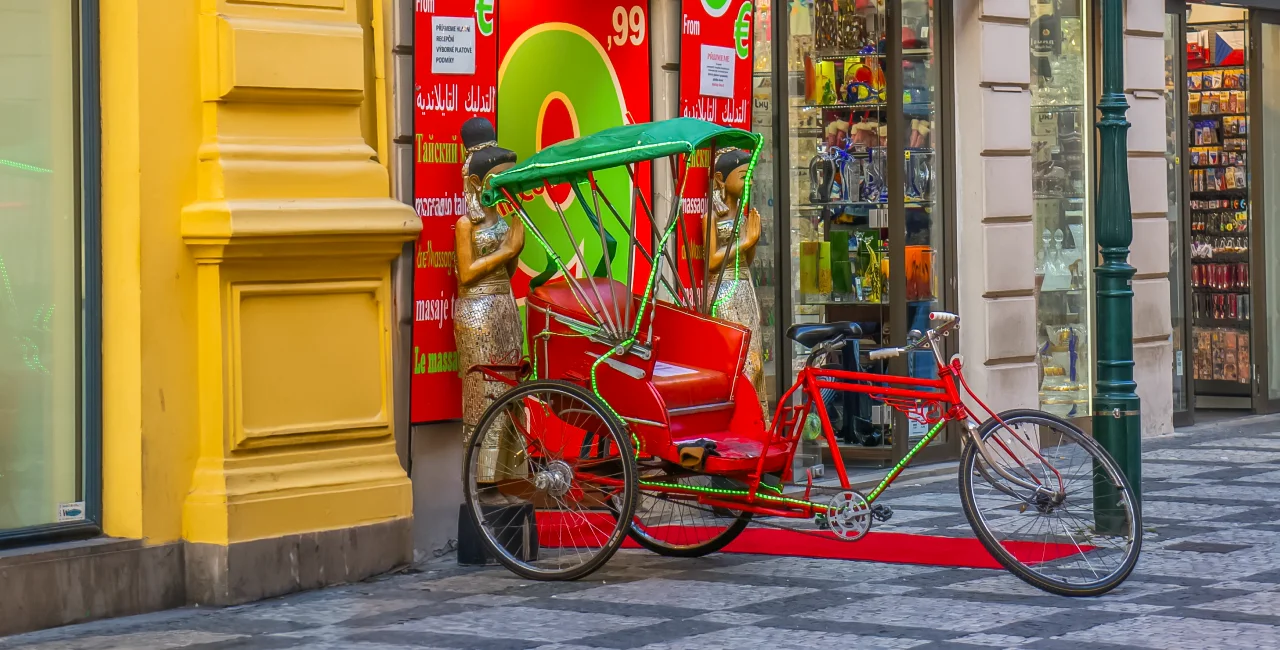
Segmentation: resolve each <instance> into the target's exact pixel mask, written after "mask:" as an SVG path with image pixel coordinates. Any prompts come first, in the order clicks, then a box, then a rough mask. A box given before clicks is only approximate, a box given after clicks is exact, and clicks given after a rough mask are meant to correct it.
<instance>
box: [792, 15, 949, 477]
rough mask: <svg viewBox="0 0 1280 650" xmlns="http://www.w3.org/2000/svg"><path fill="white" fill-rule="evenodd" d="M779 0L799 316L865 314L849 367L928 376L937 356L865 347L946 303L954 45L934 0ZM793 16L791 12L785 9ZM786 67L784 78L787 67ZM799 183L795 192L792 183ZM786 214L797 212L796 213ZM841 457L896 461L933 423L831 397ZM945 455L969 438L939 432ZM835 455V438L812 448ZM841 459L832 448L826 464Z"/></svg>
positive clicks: (891, 341)
mask: <svg viewBox="0 0 1280 650" xmlns="http://www.w3.org/2000/svg"><path fill="white" fill-rule="evenodd" d="M783 6H785V7H787V10H786V11H785V18H784V17H783V14H784V12H782V11H781V10H779V11H776V12H775V14H774V19H775V24H777V23H783V24H785V26H786V31H785V33H786V41H785V50H784V52H785V57H786V60H785V62H784V61H778V63H777V65H778V66H780V67H783V68H784V70H785V73H786V77H785V78H786V84H785V86H786V87H785V90H783V91H780V92H778V93H777V101H778V103H779V104H780V110H779V117H780V119H781V120H782V124H783V130H784V136H783V137H785V138H786V145H785V147H786V148H785V149H784V152H783V156H784V160H783V161H782V163H781V164H780V165H779V168H780V171H781V174H780V175H779V177H778V181H779V186H780V187H779V196H785V197H786V199H785V203H784V204H783V205H782V206H780V210H779V217H780V218H782V216H783V215H785V219H786V223H785V225H784V226H783V229H782V230H783V232H782V234H783V236H784V238H785V240H786V242H787V244H786V247H787V249H789V250H787V252H784V250H786V249H780V250H779V256H780V257H782V256H784V255H785V256H787V259H786V260H785V263H786V264H788V268H789V270H790V273H787V274H784V277H789V279H788V280H784V282H788V283H789V284H790V291H786V289H784V293H785V294H786V295H785V296H784V300H783V301H782V302H783V303H784V304H786V305H787V306H788V307H789V309H788V313H786V314H784V316H785V317H786V318H788V319H789V321H790V322H788V323H787V325H790V324H791V323H818V322H836V321H851V322H855V323H858V325H859V326H860V327H861V329H862V331H863V337H862V339H861V340H860V341H858V342H856V344H854V345H849V346H847V347H846V349H845V358H844V359H843V362H842V365H843V366H844V367H845V368H846V369H850V370H861V371H864V372H883V373H889V374H895V375H911V376H917V377H927V376H931V375H933V373H935V371H936V368H935V366H934V363H933V361H932V357H931V356H929V354H930V353H927V352H926V353H923V354H921V355H913V356H911V357H910V358H898V359H895V360H893V361H892V362H889V363H885V362H876V363H871V362H868V361H867V359H866V355H865V354H862V355H859V351H861V352H864V353H865V352H866V351H867V350H869V349H874V348H878V347H885V346H901V345H905V344H906V342H907V338H908V335H909V333H910V332H911V331H912V330H921V331H923V330H924V329H926V328H927V327H928V326H929V322H928V314H929V312H930V311H931V310H938V309H946V308H947V302H946V301H945V300H944V297H945V293H946V291H947V288H948V285H947V283H946V282H945V281H944V279H943V278H942V277H941V276H942V275H943V274H944V273H945V269H946V268H947V264H949V260H947V259H944V257H943V251H944V250H945V249H946V248H947V246H946V242H945V241H944V237H945V236H948V233H947V228H946V227H945V223H946V222H947V218H946V216H945V215H946V212H945V211H944V210H943V205H944V204H943V202H942V200H941V197H942V196H943V190H944V188H943V187H942V185H943V180H944V178H945V175H944V167H945V165H944V164H943V161H944V160H945V156H943V155H942V154H941V152H940V148H941V147H942V146H943V144H944V141H943V136H942V134H943V133H944V132H946V128H945V126H946V125H945V124H944V123H943V120H944V117H943V115H944V112H943V110H942V109H943V105H942V102H944V101H946V99H945V96H946V94H947V93H945V92H943V89H942V88H941V87H940V83H941V80H942V79H943V77H944V75H943V73H942V72H943V70H944V68H943V64H942V63H940V58H939V54H944V53H945V52H946V51H947V50H946V47H944V44H943V43H941V42H940V41H939V36H940V33H941V31H942V30H941V29H940V20H941V18H940V13H941V12H949V9H946V8H945V7H949V3H934V2H931V1H930V0H889V1H886V0H867V1H865V2H856V3H855V2H840V1H838V0H792V1H791V2H789V3H787V4H786V5H779V8H781V7H783ZM779 19H782V20H779ZM778 76H780V75H775V78H778ZM783 184H785V185H786V187H785V190H784V189H783V188H782V187H781V186H782V185H783ZM784 211H785V212H784ZM785 352H786V356H785V358H786V360H787V362H786V365H785V366H784V368H785V370H784V371H783V372H782V373H780V376H779V382H780V383H783V382H785V383H789V382H791V381H793V380H794V379H795V376H796V372H797V370H798V369H799V368H800V367H801V366H802V365H803V364H804V362H805V359H806V350H805V349H804V348H803V347H801V346H799V345H798V344H794V343H791V342H788V349H786V350H785ZM825 399H826V400H827V401H828V403H827V408H828V411H829V412H831V413H833V414H834V421H833V427H834V428H835V430H836V434H837V437H838V438H839V440H840V443H841V449H840V451H841V455H842V456H843V457H845V458H846V459H848V460H851V461H859V460H861V461H871V462H892V461H894V460H896V459H898V458H901V457H902V456H903V455H905V454H906V451H907V449H909V447H910V445H911V444H914V442H915V441H916V440H919V439H920V437H922V436H923V435H924V433H925V430H926V428H925V427H924V426H923V425H921V424H919V423H916V422H914V421H911V420H910V419H909V418H908V417H906V416H904V415H903V414H902V413H900V412H898V411H897V410H895V409H894V408H893V407H891V406H889V405H887V404H883V403H880V402H878V401H877V400H872V399H869V398H868V397H867V396H865V395H854V394H851V393H832V394H831V395H827V396H825ZM934 445H935V446H936V447H937V449H938V451H937V452H936V453H938V454H942V455H946V454H950V455H955V454H958V452H959V445H958V444H957V443H955V441H953V440H951V439H950V438H947V437H939V438H938V439H936V440H935V443H934ZM808 451H810V452H811V453H814V454H819V453H822V454H825V453H827V452H826V451H825V446H821V445H814V446H813V448H812V449H810V450H808ZM826 460H828V459H826V458H823V461H826Z"/></svg>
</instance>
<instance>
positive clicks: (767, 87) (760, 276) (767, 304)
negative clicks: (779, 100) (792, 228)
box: [751, 0, 785, 406]
mask: <svg viewBox="0 0 1280 650" xmlns="http://www.w3.org/2000/svg"><path fill="white" fill-rule="evenodd" d="M771 5H772V2H771V0H757V1H756V7H755V10H756V20H755V25H754V39H753V52H754V61H753V70H752V74H751V76H752V84H751V87H752V98H751V99H752V101H751V105H752V108H751V114H752V115H751V117H752V120H751V124H752V130H753V131H755V132H756V133H759V134H760V135H761V136H763V138H764V140H763V143H762V149H761V152H760V162H759V163H758V164H757V165H756V172H755V180H754V181H753V182H752V185H751V206H752V207H753V208H755V209H756V210H757V211H758V212H759V213H760V242H759V243H758V244H756V258H755V261H754V262H753V263H752V266H751V275H752V279H753V280H754V281H755V285H756V295H757V297H758V298H759V300H760V318H761V321H762V322H761V323H760V337H761V338H762V339H763V340H762V341H761V352H762V353H763V357H764V381H765V393H766V395H768V401H769V404H770V405H771V406H777V400H778V395H779V390H778V352H777V348H778V340H777V337H778V305H777V293H778V264H777V256H778V242H777V206H776V205H775V201H774V197H775V196H776V193H775V191H776V183H775V181H774V176H773V170H774V152H775V151H776V150H777V143H776V142H774V136H773V126H774V116H773V56H772V51H771V48H772V43H773V20H772V16H773V12H772V8H771ZM783 388H784V390H785V387H783Z"/></svg>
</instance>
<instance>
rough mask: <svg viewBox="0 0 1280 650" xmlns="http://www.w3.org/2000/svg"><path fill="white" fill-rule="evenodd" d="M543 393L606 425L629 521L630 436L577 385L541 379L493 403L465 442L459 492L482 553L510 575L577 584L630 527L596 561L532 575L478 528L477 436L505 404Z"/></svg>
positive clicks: (632, 484)
mask: <svg viewBox="0 0 1280 650" xmlns="http://www.w3.org/2000/svg"><path fill="white" fill-rule="evenodd" d="M545 389H555V390H560V391H563V392H565V393H568V394H571V395H572V396H573V397H576V398H579V399H581V400H583V401H584V402H586V403H587V404H590V405H591V407H592V409H593V410H594V411H595V412H596V414H597V415H598V416H599V417H600V418H601V420H603V421H604V422H606V423H608V425H609V428H610V433H611V434H612V435H613V438H614V442H615V443H616V444H617V446H618V450H619V451H620V452H621V453H620V456H621V460H622V467H623V482H624V483H625V484H626V488H625V489H624V491H623V495H624V499H623V501H624V502H623V503H622V509H623V510H625V511H626V516H627V520H630V519H631V516H632V514H633V513H634V512H635V507H636V501H637V500H638V494H637V491H638V488H639V483H638V480H639V479H638V476H637V475H638V473H639V472H638V470H637V468H636V459H635V451H634V450H633V449H632V446H631V436H630V434H629V433H628V432H627V429H626V427H625V426H623V424H622V422H621V421H619V420H618V418H617V416H615V415H614V414H613V411H612V410H610V409H609V407H608V406H606V405H605V404H604V403H603V402H601V401H600V399H599V398H598V397H596V396H595V395H594V394H592V393H591V392H590V391H588V390H587V389H585V388H583V387H582V386H579V385H578V384H574V383H572V382H567V381H561V380H556V379H541V380H536V381H531V382H527V383H522V384H520V385H518V386H516V387H514V388H512V389H511V390H508V391H507V392H505V393H503V394H502V396H500V397H499V398H498V399H496V400H494V401H493V403H492V404H490V405H489V407H488V408H486V409H485V411H484V413H483V414H482V415H481V416H480V421H479V422H478V423H477V424H476V428H475V431H476V435H475V436H473V439H472V440H469V441H468V444H467V449H466V450H465V455H464V461H463V462H464V464H463V466H462V467H463V478H462V488H463V489H462V492H463V496H464V497H465V499H466V504H467V513H468V515H469V516H470V517H471V520H472V524H473V525H474V526H475V527H476V530H478V531H480V539H481V540H483V542H484V546H485V550H486V551H487V552H488V553H489V555H490V556H491V557H494V558H496V559H497V560H498V562H500V563H501V564H502V565H503V566H505V567H506V568H507V569H508V570H510V571H511V572H512V573H514V574H516V575H518V576H520V577H522V578H527V579H529V580H544V581H561V580H577V579H579V578H582V577H584V576H588V575H590V574H592V573H594V572H595V571H596V570H598V569H599V568H600V567H602V566H604V564H605V563H606V562H608V561H609V559H610V558H612V557H613V554H614V553H617V552H618V549H619V548H620V547H621V546H622V542H623V540H624V539H625V538H626V534H625V533H626V531H627V530H628V529H629V528H630V527H629V526H628V527H624V526H616V527H615V529H614V531H613V533H612V534H611V535H610V537H609V543H608V545H607V546H605V547H604V548H602V549H600V551H599V552H598V553H596V555H595V557H593V558H591V559H590V560H588V561H587V562H586V563H584V564H582V565H581V566H577V567H573V568H570V569H566V570H564V571H559V572H548V571H533V570H530V569H529V568H528V567H526V566H524V565H521V564H520V563H518V562H515V561H514V560H511V559H510V558H508V557H507V555H506V554H505V553H503V552H501V551H500V550H499V547H498V543H497V542H496V541H495V540H493V539H492V538H491V537H490V535H489V533H488V531H487V530H486V529H485V527H484V526H482V525H480V516H479V512H478V510H477V507H476V501H475V497H476V494H475V490H474V489H473V485H474V479H473V477H472V476H471V472H472V467H473V466H474V456H475V453H476V450H477V449H479V447H480V441H481V439H482V438H483V437H482V436H481V435H479V432H481V431H484V430H485V428H486V427H487V426H488V425H489V422H490V420H492V419H493V418H494V417H496V414H497V413H499V412H500V409H502V408H503V407H505V406H506V405H507V404H509V403H511V402H512V401H515V400H518V399H522V398H524V397H525V396H527V395H529V394H530V393H535V392H538V391H540V390H545Z"/></svg>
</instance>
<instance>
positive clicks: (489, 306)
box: [453, 117, 524, 482]
mask: <svg viewBox="0 0 1280 650" xmlns="http://www.w3.org/2000/svg"><path fill="white" fill-rule="evenodd" d="M462 143H463V146H465V147H466V148H467V149H466V160H465V162H464V163H463V165H462V176H463V191H464V192H465V194H466V206H467V212H466V214H465V215H463V216H462V218H461V219H458V222H457V224H456V225H455V232H456V237H457V242H456V244H457V249H456V250H457V262H456V263H457V268H456V270H457V277H458V298H457V300H456V301H455V302H454V307H453V311H454V316H453V334H454V337H456V339H457V341H458V357H459V364H458V366H459V368H461V369H462V370H463V372H464V374H463V376H462V432H463V436H464V438H465V439H466V440H468V441H470V438H471V436H472V435H474V433H475V427H476V425H477V423H479V421H480V415H481V414H482V413H483V412H484V410H485V408H487V407H488V406H489V403H490V402H492V401H493V400H494V399H495V398H497V397H498V396H499V395H500V394H501V393H502V392H503V389H504V387H503V385H502V384H500V383H495V382H493V381H488V380H486V378H485V375H483V374H481V373H478V372H466V370H467V369H469V368H472V367H474V366H476V365H481V364H498V365H501V364H518V363H519V362H520V356H521V340H522V338H523V334H522V330H521V325H520V310H519V309H518V308H517V307H516V301H515V298H514V297H513V296H512V294H511V273H512V272H513V271H514V270H515V265H516V262H517V260H518V259H519V257H520V251H521V250H522V249H523V247H524V226H523V224H522V223H521V222H520V221H519V220H516V221H514V222H513V223H512V225H510V226H509V225H507V222H506V220H504V219H503V218H502V217H501V216H499V214H498V210H497V208H495V207H485V206H484V205H483V204H482V203H481V201H480V194H481V193H482V192H483V191H484V189H485V188H486V185H487V184H488V181H489V178H490V177H491V176H493V175H494V174H497V173H500V172H502V171H504V170H506V169H507V168H509V167H511V166H512V165H513V164H515V162H516V154H515V152H514V151H510V150H508V149H503V148H501V147H499V146H498V144H497V142H496V136H495V135H494V130H493V124H492V123H490V122H489V121H488V120H487V119H485V118H483V117H477V118H473V119H471V120H468V121H467V122H466V123H464V124H463V125H462ZM486 436H487V437H486V439H485V440H484V441H482V443H481V448H480V457H479V458H478V459H477V461H476V462H477V467H478V468H479V469H478V472H479V474H478V476H479V480H481V481H483V482H496V481H501V480H503V479H505V478H509V476H508V475H507V471H506V470H504V469H503V468H510V467H517V466H518V467H523V464H520V463H512V462H511V461H510V458H509V457H510V456H511V455H512V454H517V453H519V452H520V449H519V446H518V445H513V444H512V443H511V441H510V440H504V437H503V436H502V435H500V434H498V433H497V432H496V431H493V430H490V431H489V432H488V433H487V434H486ZM468 444H469V442H468Z"/></svg>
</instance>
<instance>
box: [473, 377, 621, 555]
mask: <svg viewBox="0 0 1280 650" xmlns="http://www.w3.org/2000/svg"><path fill="white" fill-rule="evenodd" d="M465 459H466V460H465V465H463V469H464V474H463V490H464V493H465V497H466V501H467V508H468V510H469V511H470V513H471V516H472V520H473V521H474V522H475V525H476V528H477V529H478V530H479V531H480V537H481V539H483V540H484V545H485V548H486V549H487V550H488V551H489V553H490V554H491V555H493V556H494V557H495V558H497V559H498V561H499V562H501V563H502V564H503V566H505V567H507V568H508V569H510V570H511V571H512V572H514V573H516V574H518V575H520V576H522V577H525V578H530V579H534V580H574V579H577V578H581V577H582V576H585V575H587V574H589V573H591V572H593V571H595V570H596V569H598V568H600V567H601V566H602V565H603V564H604V563H605V562H607V561H608V560H609V558H610V557H612V556H613V554H614V553H615V552H616V551H617V550H618V547H619V546H621V545H622V541H623V539H624V538H625V537H626V533H627V526H626V524H625V522H627V521H629V520H630V519H631V513H632V512H634V510H635V504H636V464H635V452H634V451H633V450H632V447H631V441H630V438H629V437H628V435H627V434H626V430H625V429H624V427H623V425H622V423H621V422H619V421H618V419H617V418H616V417H615V416H614V415H613V414H612V413H611V412H610V411H609V410H608V407H607V406H606V405H604V404H603V403H601V402H600V400H599V399H597V398H596V397H595V396H594V395H592V394H591V393H589V392H587V391H586V390H585V389H583V388H582V387H580V386H577V385H575V384H571V383H568V382H563V381H545V380H544V381H535V382H531V383H527V384H521V385H519V386H516V387H515V388H513V389H511V390H509V391H507V392H506V393H504V394H503V395H502V396H501V397H499V398H498V399H497V400H496V401H494V403H493V404H491V405H490V406H489V408H488V409H486V410H485V412H484V415H482V416H481V417H480V422H479V424H478V425H477V426H476V430H475V434H474V435H473V436H472V438H471V439H470V440H468V441H467V449H466V456H465ZM613 508H617V509H618V512H619V514H621V515H622V517H621V520H619V518H618V517H616V516H614V515H613V513H612V512H611V510H612V509H613Z"/></svg>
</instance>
